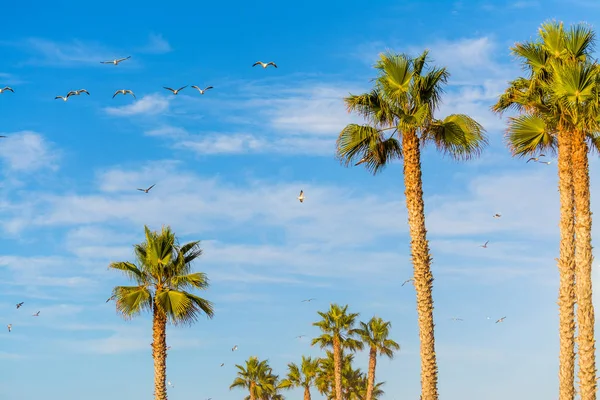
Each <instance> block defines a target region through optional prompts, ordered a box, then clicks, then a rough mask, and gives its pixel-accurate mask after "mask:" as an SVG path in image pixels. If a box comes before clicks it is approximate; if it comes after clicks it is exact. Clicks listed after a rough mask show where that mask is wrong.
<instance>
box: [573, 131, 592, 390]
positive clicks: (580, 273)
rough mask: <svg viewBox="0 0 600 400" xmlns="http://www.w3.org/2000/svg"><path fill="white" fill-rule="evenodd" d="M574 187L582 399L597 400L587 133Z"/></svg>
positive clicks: (578, 146)
mask: <svg viewBox="0 0 600 400" xmlns="http://www.w3.org/2000/svg"><path fill="white" fill-rule="evenodd" d="M573 186H574V188H575V277H576V278H575V296H576V299H577V326H578V336H577V348H578V352H579V395H580V397H581V400H595V399H596V354H595V353H596V349H595V339H594V319H595V318H594V304H593V303H592V261H593V257H592V213H591V210H590V176H589V164H588V147H587V143H586V142H585V133H584V132H576V133H575V135H574V141H573Z"/></svg>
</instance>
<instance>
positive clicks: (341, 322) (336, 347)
mask: <svg viewBox="0 0 600 400" xmlns="http://www.w3.org/2000/svg"><path fill="white" fill-rule="evenodd" d="M318 314H319V315H320V316H321V318H322V320H321V321H318V322H315V323H313V326H316V327H318V328H319V329H321V332H323V334H322V335H321V336H319V337H318V338H315V339H313V340H312V344H311V345H312V346H314V345H315V344H318V345H319V346H320V347H321V348H322V349H323V348H325V347H331V348H332V349H333V360H334V365H335V374H334V378H335V379H334V380H335V393H336V400H342V360H343V358H342V357H343V348H345V349H348V350H350V351H356V350H362V347H363V344H362V342H360V341H358V340H356V339H354V338H353V336H354V335H355V333H356V331H355V329H354V323H355V322H356V318H358V316H359V314H358V313H348V305H345V306H343V307H341V306H339V305H338V304H331V305H330V308H329V311H328V312H326V313H325V312H321V311H319V312H318Z"/></svg>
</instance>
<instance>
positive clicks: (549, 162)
mask: <svg viewBox="0 0 600 400" xmlns="http://www.w3.org/2000/svg"><path fill="white" fill-rule="evenodd" d="M538 163H540V164H546V165H550V164H551V163H552V161H538Z"/></svg>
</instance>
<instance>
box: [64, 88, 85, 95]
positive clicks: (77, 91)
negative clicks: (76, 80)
mask: <svg viewBox="0 0 600 400" xmlns="http://www.w3.org/2000/svg"><path fill="white" fill-rule="evenodd" d="M81 93H86V94H87V95H88V96H89V95H90V92H88V91H87V90H85V89H79V90H71V91H70V92H69V93H68V95H71V96H79V95H80V94H81Z"/></svg>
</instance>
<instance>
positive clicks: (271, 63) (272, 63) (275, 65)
mask: <svg viewBox="0 0 600 400" xmlns="http://www.w3.org/2000/svg"><path fill="white" fill-rule="evenodd" d="M267 65H272V66H274V67H275V68H277V64H275V63H274V62H273V61H271V62H270V63H268V64H267Z"/></svg>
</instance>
